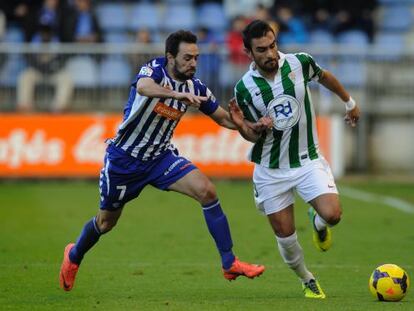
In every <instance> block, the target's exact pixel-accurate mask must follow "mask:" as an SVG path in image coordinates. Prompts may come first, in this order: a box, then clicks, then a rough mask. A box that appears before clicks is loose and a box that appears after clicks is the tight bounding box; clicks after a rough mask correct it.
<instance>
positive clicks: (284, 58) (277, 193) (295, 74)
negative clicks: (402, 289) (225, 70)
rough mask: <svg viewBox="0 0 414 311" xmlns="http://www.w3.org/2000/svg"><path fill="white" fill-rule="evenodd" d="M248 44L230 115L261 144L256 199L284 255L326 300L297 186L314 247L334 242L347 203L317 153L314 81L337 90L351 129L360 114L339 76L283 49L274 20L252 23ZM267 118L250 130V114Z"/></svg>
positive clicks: (307, 287) (306, 286)
mask: <svg viewBox="0 0 414 311" xmlns="http://www.w3.org/2000/svg"><path fill="white" fill-rule="evenodd" d="M243 42H244V46H245V50H246V52H247V54H248V56H249V57H250V58H251V60H252V61H253V62H252V64H251V65H250V69H249V70H248V71H247V72H246V74H245V75H244V76H243V77H242V78H241V79H240V81H239V82H238V83H237V84H236V87H235V97H236V102H232V103H230V113H231V116H232V119H233V121H234V123H235V124H237V125H238V129H239V131H240V133H241V134H242V135H243V137H245V138H246V139H248V140H250V141H252V142H254V143H255V144H254V145H253V147H252V149H251V152H250V156H249V158H250V160H251V161H252V162H254V163H255V167H254V173H253V183H254V193H255V202H256V205H257V207H258V209H259V210H260V211H261V212H262V213H264V214H265V215H267V217H268V219H269V222H270V224H271V226H272V228H273V231H274V233H275V235H276V241H277V245H278V249H279V251H280V254H281V256H282V258H283V260H284V261H285V262H286V264H287V265H288V266H289V267H290V268H291V269H292V270H293V271H294V272H295V273H296V275H297V276H298V277H299V279H300V280H301V281H302V288H303V291H304V294H305V297H307V298H317V299H323V298H325V294H324V292H323V290H322V288H321V287H320V285H319V283H318V281H317V280H316V278H315V277H314V275H313V274H312V273H311V272H310V271H309V270H308V269H307V267H306V265H305V261H304V256H303V251H302V248H301V246H300V245H299V242H298V239H297V235H296V229H295V223H294V211H293V208H294V190H296V191H297V193H298V194H299V195H300V196H301V197H302V198H303V199H304V200H305V201H306V202H307V203H309V204H310V205H311V208H310V209H309V214H310V215H309V216H310V218H311V222H312V227H313V239H314V244H315V246H316V247H317V248H318V249H319V250H321V251H327V250H328V249H329V248H330V246H331V231H330V228H329V227H330V226H333V225H336V224H337V223H338V222H339V221H340V218H341V207H340V204H339V198H338V191H337V189H336V185H335V181H334V178H333V176H332V173H331V170H330V167H329V164H328V162H327V161H326V160H325V159H324V158H323V156H322V154H321V153H320V151H319V147H318V137H317V132H316V124H315V123H316V122H315V112H314V109H313V106H312V100H311V97H310V94H309V89H308V83H310V82H311V81H318V82H319V83H320V84H322V85H323V86H324V87H326V88H328V89H329V90H330V91H332V92H334V93H335V94H336V95H338V96H339V98H341V99H342V101H343V102H344V105H345V110H346V116H345V120H346V121H347V122H348V123H349V124H350V125H351V126H355V125H356V123H357V121H358V119H359V115H360V111H359V108H358V106H357V105H356V103H355V101H354V100H353V99H352V98H351V97H350V95H349V93H348V92H347V91H346V90H345V88H344V87H343V86H342V84H341V83H340V82H339V81H338V80H337V79H336V78H335V76H334V75H333V74H331V73H330V72H329V71H327V70H324V69H322V68H321V67H320V66H319V65H318V64H317V63H316V62H315V61H314V59H313V58H312V56H311V55H309V54H307V53H295V54H284V53H281V52H279V51H278V49H277V44H276V33H275V32H274V30H273V29H272V28H271V27H270V25H269V24H268V23H266V22H264V21H260V20H256V21H253V22H251V23H250V24H249V25H248V26H246V28H245V30H244V31H243ZM263 115H268V116H270V118H271V119H272V121H273V127H272V128H270V129H268V130H266V131H264V132H262V134H259V135H258V134H257V133H255V132H253V131H252V130H251V129H250V128H249V127H246V125H245V122H244V118H245V119H247V120H250V121H251V122H255V120H258V119H259V118H260V117H261V116H263Z"/></svg>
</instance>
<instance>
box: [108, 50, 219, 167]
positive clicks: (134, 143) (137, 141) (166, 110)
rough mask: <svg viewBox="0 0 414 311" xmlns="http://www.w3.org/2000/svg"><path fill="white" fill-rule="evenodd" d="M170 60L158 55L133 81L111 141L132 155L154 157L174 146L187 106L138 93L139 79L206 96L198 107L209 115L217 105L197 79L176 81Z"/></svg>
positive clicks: (209, 92)
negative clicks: (170, 69) (121, 118)
mask: <svg viewBox="0 0 414 311" xmlns="http://www.w3.org/2000/svg"><path fill="white" fill-rule="evenodd" d="M166 65H167V59H166V58H165V57H160V58H155V59H153V60H151V61H150V62H148V63H147V64H145V65H144V66H142V67H141V69H140V71H139V73H138V74H137V75H136V77H135V79H134V81H133V82H132V84H131V89H130V92H129V99H128V102H127V103H126V106H125V108H124V119H123V122H122V124H121V125H120V126H119V128H118V133H117V135H116V136H115V138H113V139H112V144H113V145H115V146H116V147H118V148H121V149H122V150H124V151H125V152H127V153H128V154H130V155H131V156H133V157H135V158H137V159H140V160H143V161H147V160H152V159H154V158H156V157H157V156H159V155H160V154H162V153H163V152H164V151H166V150H167V149H168V148H170V147H171V137H172V135H173V132H174V129H175V127H176V126H177V124H178V122H179V121H180V119H181V117H182V116H183V115H184V113H185V112H186V111H187V105H186V104H185V103H182V102H179V101H178V100H175V99H171V98H150V97H147V96H142V95H140V94H138V93H137V89H136V84H137V82H138V80H139V79H140V78H144V77H145V78H152V79H153V80H154V81H155V82H156V83H158V84H159V85H161V86H163V87H166V88H169V89H171V90H175V91H178V92H189V93H192V94H195V95H199V96H207V97H208V98H209V99H208V101H207V102H205V103H202V104H201V106H200V108H199V110H200V111H201V112H203V113H205V114H207V115H210V114H212V113H213V112H215V111H216V109H217V108H218V102H217V100H216V98H215V97H214V96H213V94H212V93H211V91H210V90H209V89H208V88H207V87H206V86H205V85H204V84H203V83H202V82H201V81H200V80H198V79H196V78H192V79H189V80H187V81H185V82H179V81H176V80H173V79H172V78H171V77H170V76H169V75H168V73H167V69H166Z"/></svg>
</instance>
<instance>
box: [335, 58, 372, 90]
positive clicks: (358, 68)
mask: <svg viewBox="0 0 414 311" xmlns="http://www.w3.org/2000/svg"><path fill="white" fill-rule="evenodd" d="M332 71H333V73H334V74H335V75H336V76H337V77H338V79H339V80H340V81H341V83H342V84H343V85H344V86H345V87H356V88H357V87H363V86H365V84H366V81H367V67H366V63H365V62H362V61H359V60H345V61H342V62H340V63H339V64H338V65H337V67H335V68H333V70H332Z"/></svg>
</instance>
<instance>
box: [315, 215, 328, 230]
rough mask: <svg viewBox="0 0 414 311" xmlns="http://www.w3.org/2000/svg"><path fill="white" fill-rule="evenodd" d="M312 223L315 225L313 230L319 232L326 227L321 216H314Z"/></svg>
mask: <svg viewBox="0 0 414 311" xmlns="http://www.w3.org/2000/svg"><path fill="white" fill-rule="evenodd" d="M314 223H315V228H316V230H318V231H321V230H323V229H325V228H326V227H327V226H328V223H327V222H326V221H325V220H324V219H323V218H322V217H321V216H319V214H316V216H315V220H314Z"/></svg>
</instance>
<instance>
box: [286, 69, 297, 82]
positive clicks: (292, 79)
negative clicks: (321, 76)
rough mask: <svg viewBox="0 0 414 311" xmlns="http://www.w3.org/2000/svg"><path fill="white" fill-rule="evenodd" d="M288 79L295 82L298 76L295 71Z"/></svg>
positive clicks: (290, 73)
mask: <svg viewBox="0 0 414 311" xmlns="http://www.w3.org/2000/svg"><path fill="white" fill-rule="evenodd" d="M288 77H289V79H290V80H291V81H292V82H295V79H296V74H295V73H294V72H293V71H291V72H289V74H288Z"/></svg>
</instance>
